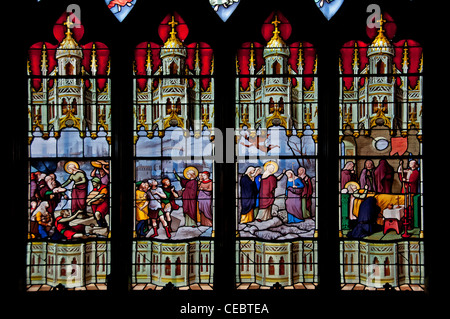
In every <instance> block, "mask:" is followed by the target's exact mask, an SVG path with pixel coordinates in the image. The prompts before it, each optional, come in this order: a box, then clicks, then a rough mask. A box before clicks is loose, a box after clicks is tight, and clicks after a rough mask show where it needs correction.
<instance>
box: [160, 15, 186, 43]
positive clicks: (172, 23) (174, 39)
mask: <svg viewBox="0 0 450 319" xmlns="http://www.w3.org/2000/svg"><path fill="white" fill-rule="evenodd" d="M178 24H179V23H178V22H177V21H175V16H172V20H171V21H170V22H169V23H168V25H170V27H171V31H170V37H169V38H168V39H167V41H166V43H165V44H164V46H165V47H166V48H173V47H180V46H183V44H182V43H181V41H180V39H178V37H177V36H176V35H177V31H176V30H175V26H176V25H178Z"/></svg>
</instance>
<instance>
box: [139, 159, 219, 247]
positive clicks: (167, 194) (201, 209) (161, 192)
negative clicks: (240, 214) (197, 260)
mask: <svg viewBox="0 0 450 319" xmlns="http://www.w3.org/2000/svg"><path fill="white" fill-rule="evenodd" d="M173 174H174V177H175V180H176V181H178V182H179V183H180V185H181V189H179V190H176V189H175V186H174V185H172V181H171V179H170V178H169V176H162V177H161V184H160V185H159V184H158V181H157V180H156V179H144V180H142V181H139V182H137V183H136V198H135V200H136V235H137V237H138V238H144V237H150V238H154V237H156V236H158V235H159V234H158V228H159V227H158V223H159V222H160V223H161V224H162V226H163V227H164V230H165V234H166V236H167V238H168V239H170V238H171V237H172V235H171V233H173V232H174V231H175V229H173V227H172V221H173V218H172V212H174V211H177V210H179V209H180V208H182V211H183V217H184V224H182V222H181V221H180V223H179V225H178V226H185V227H198V226H207V227H212V223H213V212H212V200H213V181H212V179H211V173H210V172H209V171H202V172H199V171H198V169H197V168H196V167H195V166H189V167H186V168H185V169H184V171H183V176H179V175H178V173H177V172H176V170H174V171H173ZM150 222H151V224H150Z"/></svg>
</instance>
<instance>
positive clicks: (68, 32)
mask: <svg viewBox="0 0 450 319" xmlns="http://www.w3.org/2000/svg"><path fill="white" fill-rule="evenodd" d="M74 24H75V23H73V22H72V21H70V15H68V16H67V20H66V22H64V25H65V26H66V27H67V31H66V35H67V36H70V35H72V32H71V31H70V29H71V28H72V27H73V25H74Z"/></svg>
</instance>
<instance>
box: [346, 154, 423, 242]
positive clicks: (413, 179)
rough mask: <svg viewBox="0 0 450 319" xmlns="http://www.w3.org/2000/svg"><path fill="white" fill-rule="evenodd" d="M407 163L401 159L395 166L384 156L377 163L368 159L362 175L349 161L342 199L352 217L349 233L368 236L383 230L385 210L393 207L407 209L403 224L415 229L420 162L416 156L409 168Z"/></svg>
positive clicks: (409, 163)
mask: <svg viewBox="0 0 450 319" xmlns="http://www.w3.org/2000/svg"><path fill="white" fill-rule="evenodd" d="M403 166H404V163H403V160H400V162H399V165H398V168H397V170H395V169H394V168H393V167H392V166H391V165H390V164H389V163H388V161H387V160H386V159H380V160H379V163H378V166H376V167H375V164H374V162H373V161H372V160H370V159H368V160H366V161H365V163H364V168H363V169H362V170H361V172H360V175H359V177H358V174H357V173H356V170H355V163H354V162H352V161H349V162H347V163H346V164H345V166H344V168H343V170H342V171H341V194H342V195H341V201H342V203H343V206H345V207H347V208H346V209H348V212H347V213H348V219H349V220H350V223H351V224H352V226H353V227H351V228H352V229H351V230H350V231H349V232H348V233H347V237H349V238H364V237H367V236H370V235H372V234H373V233H375V232H377V231H379V230H381V227H380V226H382V225H383V223H384V220H383V215H382V213H383V211H384V210H385V209H387V208H388V209H392V208H393V207H396V208H402V209H404V217H403V222H402V224H404V225H408V226H407V227H408V228H407V229H412V225H413V210H414V209H417V208H415V207H414V198H416V197H417V196H418V195H419V185H420V173H419V163H418V161H417V160H414V159H412V160H410V161H409V162H408V165H407V167H406V168H404V167H403ZM396 173H397V176H398V180H396V179H395V174H396ZM347 194H348V195H347ZM344 198H347V200H348V203H346V201H345V200H344ZM416 223H417V221H416ZM405 227H406V226H405Z"/></svg>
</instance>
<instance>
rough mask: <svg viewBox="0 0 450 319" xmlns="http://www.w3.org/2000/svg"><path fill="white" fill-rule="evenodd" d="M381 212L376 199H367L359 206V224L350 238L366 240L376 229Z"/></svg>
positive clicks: (351, 232) (349, 235) (349, 234)
mask: <svg viewBox="0 0 450 319" xmlns="http://www.w3.org/2000/svg"><path fill="white" fill-rule="evenodd" d="M380 212H381V209H380V207H379V206H378V205H377V200H376V199H375V197H367V198H366V199H365V200H364V201H363V202H362V203H361V205H360V206H359V213H358V219H357V220H356V222H357V224H356V226H355V228H353V229H352V230H351V231H350V232H349V233H348V234H347V237H349V238H364V237H367V236H369V235H372V234H373V233H374V232H375V231H376V229H375V227H376V225H377V218H378V214H379V213H380Z"/></svg>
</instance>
